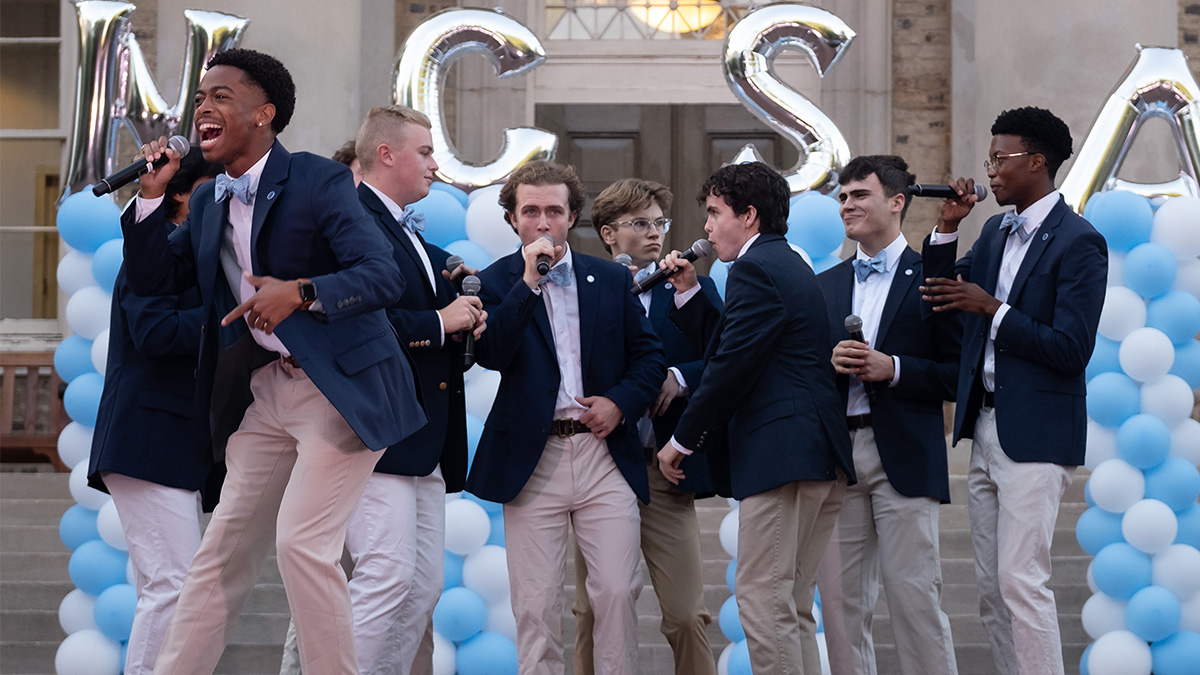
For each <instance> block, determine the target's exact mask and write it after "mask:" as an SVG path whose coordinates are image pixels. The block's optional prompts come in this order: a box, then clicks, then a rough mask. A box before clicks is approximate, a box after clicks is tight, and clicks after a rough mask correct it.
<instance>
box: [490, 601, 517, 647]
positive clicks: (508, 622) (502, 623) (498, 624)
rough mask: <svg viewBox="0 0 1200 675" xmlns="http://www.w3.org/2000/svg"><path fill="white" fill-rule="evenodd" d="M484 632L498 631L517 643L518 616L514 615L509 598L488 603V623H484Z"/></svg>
mask: <svg viewBox="0 0 1200 675" xmlns="http://www.w3.org/2000/svg"><path fill="white" fill-rule="evenodd" d="M483 632H485V633H498V634H500V635H503V636H504V637H506V638H508V639H509V640H512V641H513V643H516V641H517V618H516V617H515V616H513V609H512V603H511V602H509V600H508V598H505V599H503V600H501V601H500V602H496V603H492V604H490V605H488V611H487V623H485V624H484V625H483Z"/></svg>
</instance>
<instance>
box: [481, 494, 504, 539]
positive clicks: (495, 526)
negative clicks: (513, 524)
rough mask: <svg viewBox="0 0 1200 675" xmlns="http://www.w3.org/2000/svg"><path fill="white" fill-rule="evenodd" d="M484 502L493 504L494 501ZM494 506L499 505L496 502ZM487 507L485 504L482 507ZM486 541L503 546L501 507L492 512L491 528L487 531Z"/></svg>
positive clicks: (502, 515) (502, 514)
mask: <svg viewBox="0 0 1200 675" xmlns="http://www.w3.org/2000/svg"><path fill="white" fill-rule="evenodd" d="M484 503H485V504H495V502H484ZM496 506H500V505H499V504H496ZM484 508H485V509H486V508H487V507H486V506H485V507H484ZM487 543H488V544H490V545H492V546H504V513H503V507H501V511H497V512H496V513H493V514H492V529H491V530H490V531H489V532H488V538H487Z"/></svg>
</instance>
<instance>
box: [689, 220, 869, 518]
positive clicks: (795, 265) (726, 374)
mask: <svg viewBox="0 0 1200 675" xmlns="http://www.w3.org/2000/svg"><path fill="white" fill-rule="evenodd" d="M697 299H699V298H698V297H696V298H692V299H691V300H690V301H688V303H687V304H685V305H684V306H683V307H681V308H678V309H675V308H672V310H671V312H670V316H671V320H672V321H674V322H675V324H676V325H677V326H679V327H680V330H682V331H683V332H684V333H685V334H686V335H688V336H689V337H691V338H692V339H693V341H695V342H702V341H703V335H704V330H705V329H706V328H707V326H708V325H711V324H712V322H713V320H714V319H713V317H714V312H713V311H712V304H711V303H708V302H702V303H700V302H697ZM715 321H716V325H715V329H714V332H713V338H712V339H711V340H710V341H709V342H708V345H707V350H706V352H705V368H704V375H703V377H702V378H701V379H700V385H699V387H697V388H695V389H694V390H693V392H692V395H691V397H690V398H691V400H690V401H689V403H688V408H687V410H686V411H684V413H683V417H682V418H681V419H680V420H679V426H678V427H676V429H675V437H676V439H677V440H678V441H679V443H680V444H681V445H683V446H684V447H686V448H689V449H691V450H694V451H700V452H714V451H715V452H717V453H719V454H724V453H725V452H727V453H728V456H727V457H726V458H721V459H720V460H719V461H710V462H709V467H710V469H711V470H712V471H713V484H714V485H715V486H717V489H718V492H720V493H721V494H725V492H724V491H723V489H727V490H728V491H729V494H730V495H731V496H733V497H735V498H737V499H744V498H746V497H749V496H752V495H756V494H760V493H763V492H767V491H768V490H773V489H775V488H778V487H781V486H783V485H786V484H787V483H791V482H794V481H799V480H835V479H836V478H837V472H838V471H839V470H840V471H841V472H843V473H844V474H845V475H846V477H847V479H848V480H849V482H850V483H852V484H853V483H854V482H855V476H854V464H853V460H852V459H851V449H850V435H849V434H847V433H846V404H845V402H844V401H842V399H841V398H840V397H839V396H838V391H837V386H836V384H835V382H834V370H833V364H832V363H830V361H829V359H830V356H831V351H832V350H831V349H830V345H829V336H830V330H829V316H828V313H827V312H826V309H825V299H824V297H823V296H822V294H821V288H820V286H819V285H818V284H817V277H816V275H815V274H813V271H812V269H811V268H810V267H809V266H808V265H806V264H805V263H804V260H803V259H801V258H800V256H799V255H798V254H797V253H796V252H795V251H793V250H792V249H791V247H789V246H788V243H787V240H786V239H784V237H783V236H782V235H778V234H762V235H760V236H759V237H758V239H757V240H756V241H755V242H754V243H753V244H752V245H751V246H750V248H749V249H748V250H747V251H746V253H745V254H744V255H742V256H741V257H740V258H738V260H737V262H735V263H734V264H733V265H731V266H730V268H729V277H728V279H727V281H726V282H725V311H724V313H722V314H721V315H720V317H719V318H717V319H715ZM722 432H725V437H726V443H721V442H720V441H719V439H720V438H721V436H722ZM714 441H715V442H714Z"/></svg>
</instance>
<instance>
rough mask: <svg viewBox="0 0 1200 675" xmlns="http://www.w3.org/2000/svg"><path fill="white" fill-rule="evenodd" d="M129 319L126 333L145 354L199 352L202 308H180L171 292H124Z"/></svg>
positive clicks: (172, 354)
mask: <svg viewBox="0 0 1200 675" xmlns="http://www.w3.org/2000/svg"><path fill="white" fill-rule="evenodd" d="M121 306H122V307H124V308H125V316H127V317H128V319H129V337H130V339H132V340H133V344H134V347H136V348H137V350H138V351H139V352H141V353H142V354H143V355H144V356H147V357H150V358H163V357H167V356H193V357H195V356H198V355H199V353H200V325H201V324H202V323H203V322H204V308H203V307H193V308H190V309H179V308H178V301H177V299H176V298H175V297H174V296H166V297H150V298H146V297H141V296H138V295H134V294H133V293H125V294H124V296H123V297H122V298H121Z"/></svg>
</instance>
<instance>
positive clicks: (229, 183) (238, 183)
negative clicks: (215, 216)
mask: <svg viewBox="0 0 1200 675" xmlns="http://www.w3.org/2000/svg"><path fill="white" fill-rule="evenodd" d="M229 195H233V196H234V197H237V198H238V201H240V202H241V203H243V204H245V205H246V206H249V205H250V200H252V199H254V193H253V192H251V191H250V175H249V174H242V175H241V176H239V177H238V178H230V177H229V174H224V173H222V174H218V175H217V203H220V202H223V201H225V200H226V199H228V198H229Z"/></svg>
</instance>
